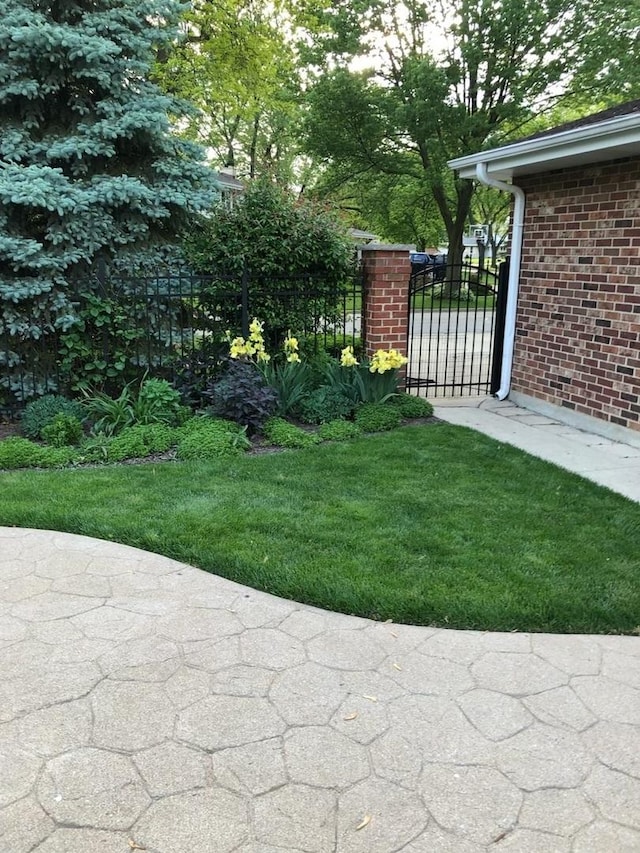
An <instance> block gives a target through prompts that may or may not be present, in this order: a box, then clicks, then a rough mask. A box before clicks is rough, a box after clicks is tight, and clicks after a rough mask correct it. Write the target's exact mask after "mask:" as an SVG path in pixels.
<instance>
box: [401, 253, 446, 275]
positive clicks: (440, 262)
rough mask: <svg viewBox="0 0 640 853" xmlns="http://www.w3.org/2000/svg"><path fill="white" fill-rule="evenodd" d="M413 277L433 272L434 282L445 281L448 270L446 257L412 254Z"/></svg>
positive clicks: (410, 255) (410, 254)
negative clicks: (417, 274)
mask: <svg viewBox="0 0 640 853" xmlns="http://www.w3.org/2000/svg"><path fill="white" fill-rule="evenodd" d="M409 259H410V261H411V275H415V274H416V273H426V272H433V280H434V281H443V280H444V276H445V272H446V269H447V256H446V255H441V254H438V255H430V254H429V253H428V252H410V253H409Z"/></svg>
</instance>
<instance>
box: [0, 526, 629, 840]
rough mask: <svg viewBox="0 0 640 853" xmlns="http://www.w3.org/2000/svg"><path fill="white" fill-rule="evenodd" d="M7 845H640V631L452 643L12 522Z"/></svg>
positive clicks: (1, 646)
mask: <svg viewBox="0 0 640 853" xmlns="http://www.w3.org/2000/svg"><path fill="white" fill-rule="evenodd" d="M0 590H1V595H0V672H1V679H0V851H1V853H131V851H135V850H146V851H148V853H335V852H336V851H337V852H338V853H395V852H396V851H403V853H479V851H485V852H486V853H492V851H499V853H507V851H510V853H622V852H623V851H627V852H628V853H630V851H640V639H638V638H635V637H589V636H549V635H544V634H534V635H528V634H489V633H478V632H472V631H464V632H463V631H446V630H435V629H430V628H417V627H411V626H403V625H393V624H389V623H385V624H381V623H373V622H369V621H367V620H364V619H357V618H354V617H349V616H343V615H338V614H333V613H328V612H324V611H320V610H316V609H313V608H310V607H305V606H303V605H299V604H296V603H294V602H288V601H282V600H280V599H276V598H273V597H271V596H269V595H265V594H263V593H258V592H255V591H253V590H249V589H247V588H245V587H241V586H239V585H237V584H234V583H231V582H229V581H226V580H223V579H221V578H218V577H216V576H213V575H210V574H206V573H205V572H202V571H199V570H197V569H195V568H191V567H188V566H185V565H182V564H180V563H177V562H174V561H172V560H168V559H166V558H163V557H159V556H156V555H153V554H149V553H146V552H143V551H138V550H136V549H133V548H128V547H125V546H122V545H117V544H113V543H107V542H101V541H98V540H95V539H89V538H85V537H81V536H72V535H68V534H61V533H54V532H47V531H34V530H22V529H7V528H0Z"/></svg>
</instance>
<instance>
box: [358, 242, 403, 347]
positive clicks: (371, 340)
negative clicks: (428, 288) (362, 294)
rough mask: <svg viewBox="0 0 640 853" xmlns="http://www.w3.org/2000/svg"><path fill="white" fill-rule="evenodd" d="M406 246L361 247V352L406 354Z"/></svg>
mask: <svg viewBox="0 0 640 853" xmlns="http://www.w3.org/2000/svg"><path fill="white" fill-rule="evenodd" d="M409 249H410V247H409V246H385V245H383V244H374V245H369V246H364V247H363V248H362V264H363V267H364V275H365V282H366V298H365V306H364V317H363V327H364V328H363V331H364V342H365V352H366V354H367V355H373V353H374V352H375V351H376V350H377V349H391V348H392V349H397V350H398V351H399V352H400V354H401V355H404V356H406V355H407V343H408V334H409V276H410V275H411V263H410V259H409Z"/></svg>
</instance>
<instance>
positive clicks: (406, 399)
mask: <svg viewBox="0 0 640 853" xmlns="http://www.w3.org/2000/svg"><path fill="white" fill-rule="evenodd" d="M389 403H390V404H391V405H392V406H395V407H396V409H398V410H399V412H400V414H401V415H402V417H403V418H430V417H431V415H433V406H432V405H431V403H430V402H429V401H428V400H425V399H424V397H414V396H413V394H397V395H395V396H394V397H391V398H390V399H389Z"/></svg>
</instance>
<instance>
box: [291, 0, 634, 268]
mask: <svg viewBox="0 0 640 853" xmlns="http://www.w3.org/2000/svg"><path fill="white" fill-rule="evenodd" d="M600 6H602V7H603V8H605V7H606V8H607V9H609V11H611V10H610V8H609V7H610V4H609V0H595V2H593V0H589V2H587V0H480V2H474V3H470V2H469V1H468V0H407V2H404V3H400V4H397V3H394V2H390V0H359V2H358V3H355V4H354V3H351V2H348V0H338V2H337V3H336V2H334V3H331V4H328V3H323V2H322V0H319V2H318V3H317V4H316V7H317V9H316V17H315V22H316V26H317V27H318V33H317V37H316V39H315V41H314V45H315V54H314V56H313V58H314V59H315V61H316V62H317V63H318V65H317V76H316V82H315V85H314V86H313V87H312V89H311V91H310V92H309V97H308V106H309V111H308V115H307V118H306V122H305V144H306V147H307V150H308V151H309V152H310V153H311V154H312V155H313V156H315V157H317V158H318V159H319V161H320V162H322V163H323V164H324V165H325V168H326V169H328V170H329V171H330V172H337V173H339V174H340V175H341V176H346V175H348V176H350V177H351V178H352V179H354V180H361V179H362V176H363V175H367V174H369V175H373V174H384V175H388V176H391V175H396V176H405V177H407V178H409V179H411V180H415V181H422V182H423V183H426V184H427V186H428V191H429V193H430V194H431V196H432V198H433V199H434V201H435V203H436V205H437V207H438V210H439V213H440V216H441V218H442V222H443V224H444V227H445V229H446V232H447V236H448V240H449V244H450V251H451V252H452V254H453V260H454V262H455V261H456V260H457V259H458V258H459V255H460V253H461V250H462V245H461V238H462V235H463V233H464V230H465V227H466V224H467V222H468V219H469V214H470V210H471V198H472V193H473V185H472V184H471V182H469V181H462V180H457V179H456V178H455V177H454V176H453V175H451V174H450V173H449V171H448V169H447V167H446V162H447V160H449V159H451V158H453V157H456V156H461V155H464V154H469V153H473V152H476V151H479V150H481V149H483V148H485V147H488V146H492V145H495V144H500V143H502V142H504V141H506V140H508V139H509V138H510V137H513V136H523V135H526V130H525V128H526V122H527V121H528V120H529V119H530V118H531V116H532V115H535V114H536V113H537V112H540V111H543V110H544V109H545V108H546V106H547V105H548V103H550V102H551V101H554V100H556V99H557V98H558V97H559V96H560V95H562V94H565V95H566V94H567V93H569V92H571V91H572V85H573V84H574V83H575V85H576V86H579V87H580V90H581V91H583V90H584V87H585V85H586V83H585V81H586V80H587V79H590V80H591V82H592V83H593V91H594V92H595V91H596V90H597V91H600V92H601V95H602V97H611V92H609V93H608V95H607V93H606V92H604V93H603V92H602V88H600V89H598V86H597V84H598V74H597V73H596V66H597V65H598V62H597V56H598V51H597V50H596V45H598V46H600V45H601V44H602V43H603V40H604V39H605V34H604V33H603V29H602V21H601V18H600ZM619 38H622V36H619ZM585 46H589V48H590V50H591V54H589V55H587V54H586V52H585ZM328 51H332V53H328ZM356 59H357V60H358V64H359V66H360V68H361V69H362V67H363V65H364V66H365V68H364V70H360V71H358V70H355V65H354V61H355V60H356ZM367 66H368V67H367ZM638 79H639V78H638V73H637V71H636V74H635V78H632V79H630V80H629V81H628V87H627V91H632V90H633V87H634V86H635V87H636V91H637V83H638ZM634 81H635V82H634ZM594 97H595V95H594ZM618 99H620V96H618Z"/></svg>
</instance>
